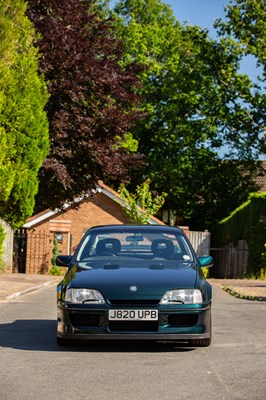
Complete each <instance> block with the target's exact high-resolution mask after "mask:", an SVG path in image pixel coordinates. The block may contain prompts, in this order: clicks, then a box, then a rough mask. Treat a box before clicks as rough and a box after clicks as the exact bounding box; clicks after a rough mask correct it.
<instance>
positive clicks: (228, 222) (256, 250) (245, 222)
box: [213, 192, 266, 277]
mask: <svg viewBox="0 0 266 400" xmlns="http://www.w3.org/2000/svg"><path fill="white" fill-rule="evenodd" d="M265 219H266V192H264V193H261V194H258V193H252V194H251V195H250V196H249V199H248V201H247V202H245V203H244V204H242V205H241V206H240V207H238V208H237V209H236V210H235V211H233V212H232V214H231V215H230V216H229V217H227V218H225V219H224V220H222V221H221V222H219V223H218V224H217V226H216V227H215V229H214V231H213V239H214V245H215V246H222V245H226V244H229V243H234V242H237V241H238V240H243V239H244V240H246V241H247V244H248V251H249V257H248V273H247V275H248V276H256V277H258V276H263V274H264V272H263V271H264V270H265V269H266V249H265V237H266V223H265Z"/></svg>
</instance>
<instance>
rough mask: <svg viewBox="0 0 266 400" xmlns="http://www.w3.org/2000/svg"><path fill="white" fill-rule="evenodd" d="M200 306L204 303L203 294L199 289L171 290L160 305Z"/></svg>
mask: <svg viewBox="0 0 266 400" xmlns="http://www.w3.org/2000/svg"><path fill="white" fill-rule="evenodd" d="M176 303H182V304H200V303H203V300H202V294H201V291H200V290H199V289H176V290H169V291H168V292H166V293H165V294H164V296H163V297H162V299H161V301H160V304H176Z"/></svg>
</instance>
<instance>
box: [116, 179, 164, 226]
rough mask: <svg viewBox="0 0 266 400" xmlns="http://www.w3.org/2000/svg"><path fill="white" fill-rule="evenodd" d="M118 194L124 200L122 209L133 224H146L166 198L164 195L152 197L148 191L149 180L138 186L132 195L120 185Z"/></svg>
mask: <svg viewBox="0 0 266 400" xmlns="http://www.w3.org/2000/svg"><path fill="white" fill-rule="evenodd" d="M118 193H119V194H120V196H121V197H122V199H123V200H124V205H122V207H123V210H124V212H125V214H126V215H127V216H128V217H129V218H130V221H131V222H132V223H134V224H147V223H148V221H149V218H150V217H151V216H152V215H155V214H156V213H157V212H158V211H159V209H160V208H161V207H162V205H163V204H164V201H165V197H166V193H162V194H161V195H159V196H156V197H153V195H152V193H151V191H150V179H146V181H145V182H143V183H142V184H141V185H138V186H137V188H136V192H135V193H133V194H131V193H129V191H128V189H127V188H126V187H125V185H124V184H121V185H120V187H119V189H118Z"/></svg>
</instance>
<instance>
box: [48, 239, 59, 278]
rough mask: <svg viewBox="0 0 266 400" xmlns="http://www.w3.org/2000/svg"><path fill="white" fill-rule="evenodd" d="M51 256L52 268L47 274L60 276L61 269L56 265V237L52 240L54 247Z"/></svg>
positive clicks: (57, 253)
mask: <svg viewBox="0 0 266 400" xmlns="http://www.w3.org/2000/svg"><path fill="white" fill-rule="evenodd" d="M52 253H53V256H52V258H51V263H52V267H51V268H50V271H49V274H50V275H56V276H60V275H62V271H61V268H60V267H58V265H56V257H57V256H58V255H59V252H58V241H57V239H56V237H55V238H54V247H53V249H52Z"/></svg>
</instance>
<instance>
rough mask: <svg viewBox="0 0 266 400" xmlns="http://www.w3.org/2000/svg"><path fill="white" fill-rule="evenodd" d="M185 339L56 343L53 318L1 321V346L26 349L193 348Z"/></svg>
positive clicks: (121, 350) (168, 350) (167, 349)
mask: <svg viewBox="0 0 266 400" xmlns="http://www.w3.org/2000/svg"><path fill="white" fill-rule="evenodd" d="M185 346H186V344H184V343H174V342H147V341H121V340H120V341H97V342H83V343H77V345H75V346H67V347H61V346H60V347H59V346H58V345H57V343H56V321H55V320H16V321H14V322H12V323H8V324H1V325H0V347H2V348H12V349H18V350H25V351H52V352H57V351H59V352H62V351H71V352H75V351H76V352H77V351H78V352H82V351H84V352H126V353H128V352H144V353H147V352H153V353H158V352H187V351H193V350H195V349H194V348H191V347H185Z"/></svg>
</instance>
